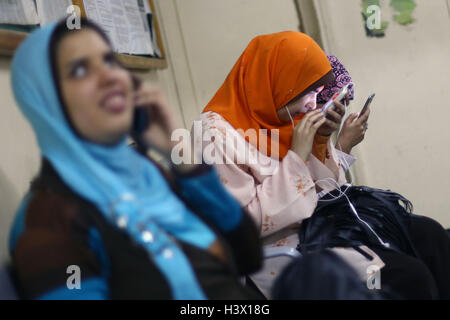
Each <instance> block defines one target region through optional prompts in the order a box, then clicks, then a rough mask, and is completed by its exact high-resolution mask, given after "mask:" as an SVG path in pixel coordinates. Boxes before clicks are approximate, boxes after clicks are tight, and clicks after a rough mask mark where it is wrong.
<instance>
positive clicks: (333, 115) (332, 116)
mask: <svg viewBox="0 0 450 320" xmlns="http://www.w3.org/2000/svg"><path fill="white" fill-rule="evenodd" d="M326 113H327V118H328V119H329V120H331V121H332V122H336V123H339V124H340V123H341V120H342V114H341V113H338V112H336V111H334V110H330V109H328V110H327V111H326Z"/></svg>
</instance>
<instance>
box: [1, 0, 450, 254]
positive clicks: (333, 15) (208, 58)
mask: <svg viewBox="0 0 450 320" xmlns="http://www.w3.org/2000/svg"><path fill="white" fill-rule="evenodd" d="M302 1H303V0H302ZM306 1H309V0H306ZM312 2H313V3H315V6H316V9H317V14H318V16H319V17H320V19H321V25H322V26H323V28H322V30H320V31H321V32H322V37H323V42H324V45H325V47H326V49H327V50H329V51H330V52H333V53H335V54H336V55H337V56H339V57H340V58H341V59H342V60H343V61H344V62H345V64H346V66H347V67H348V69H349V70H350V71H351V73H352V76H353V78H354V81H355V83H356V90H357V91H356V101H355V102H354V103H353V107H352V108H354V109H355V110H357V109H358V108H359V107H360V106H361V104H362V102H363V100H364V99H365V98H366V97H367V95H368V94H369V93H371V92H372V91H374V92H376V94H377V97H376V99H375V100H374V103H373V113H372V116H371V120H370V129H369V131H368V133H367V137H366V140H365V141H364V143H363V145H361V146H360V147H358V148H357V150H356V151H355V152H356V154H357V155H358V157H359V160H358V163H357V164H356V170H355V174H356V177H357V182H359V183H361V184H368V185H372V186H377V187H382V188H391V189H392V190H395V191H398V192H400V193H402V194H404V195H405V196H407V197H408V198H409V199H410V200H411V201H413V203H414V204H415V206H416V208H417V212H419V213H422V214H425V215H429V216H431V217H433V218H435V219H437V220H439V221H440V222H441V223H443V224H444V225H446V226H447V227H450V218H449V215H448V214H447V212H450V204H449V203H448V202H447V201H445V198H446V194H447V192H448V190H450V188H449V187H450V185H449V184H450V179H449V173H450V167H449V161H448V159H449V151H448V149H444V148H443V146H445V145H447V144H448V143H447V142H446V139H445V138H446V136H447V134H446V132H445V131H444V129H445V126H446V119H448V118H450V111H449V110H448V109H446V108H445V107H446V105H448V103H447V102H446V101H445V99H442V98H441V97H443V96H444V88H445V89H446V88H448V84H447V82H446V80H448V71H449V70H450V66H449V61H448V59H447V57H448V56H449V53H450V50H449V46H450V43H449V41H450V37H449V30H450V28H449V19H448V16H447V13H446V11H445V10H447V9H446V5H445V1H444V0H441V1H439V0H420V1H417V3H418V8H417V9H416V13H415V16H416V17H417V18H418V21H417V22H416V23H415V24H414V25H412V26H410V27H406V28H405V27H398V26H396V25H395V24H393V23H392V24H391V26H390V27H389V29H388V31H387V34H388V35H387V37H386V38H385V39H367V38H366V37H365V35H364V30H363V27H362V22H361V15H360V13H359V10H360V7H359V3H360V1H359V0H346V1H345V3H346V6H342V2H343V1H336V0H320V1H312ZM155 3H156V7H157V13H158V17H159V18H160V22H161V27H162V33H163V37H164V43H165V46H166V51H167V53H168V56H169V68H168V69H165V70H159V71H151V72H147V73H143V74H141V76H142V77H143V78H145V79H147V80H149V81H151V82H153V83H155V85H158V86H160V87H161V88H162V89H163V90H164V91H165V92H166V94H167V96H168V99H169V102H170V104H171V105H172V106H173V107H174V108H175V109H176V110H178V111H179V115H180V117H181V118H182V119H183V121H184V123H185V125H186V126H187V127H190V126H191V124H192V121H193V120H194V119H195V118H196V117H197V115H198V114H199V113H200V111H201V110H202V108H203V107H204V106H205V105H206V103H207V102H208V101H209V99H210V98H211V97H212V95H213V94H214V93H215V91H216V90H217V88H218V87H219V86H220V85H221V84H222V82H223V80H224V79H225V77H226V75H227V73H228V71H229V70H230V69H231V67H232V65H233V64H234V62H235V61H236V59H237V58H238V57H239V55H240V54H241V52H242V51H243V49H244V48H245V47H246V45H247V44H248V42H249V41H250V40H251V39H252V38H253V37H254V36H256V35H258V34H264V33H271V32H277V31H282V30H298V25H299V20H298V17H297V13H296V10H295V3H294V0H226V1H225V0H155ZM9 66H10V59H9V58H1V57H0V108H1V111H2V113H1V114H2V115H1V116H0V146H1V148H0V150H1V156H0V258H1V259H3V258H5V257H6V239H7V235H8V230H9V227H10V223H11V220H12V217H13V214H14V211H15V209H16V206H17V205H18V203H19V201H20V199H21V197H22V195H23V194H24V192H25V191H26V190H27V188H28V185H29V182H30V180H31V178H32V177H33V176H34V175H35V173H36V172H37V170H38V167H39V153H38V150H37V147H36V143H35V140H34V135H33V134H32V132H31V130H30V128H29V126H28V124H27V123H26V122H25V120H24V119H23V118H22V116H21V115H20V113H19V111H18V109H17V107H16V106H15V103H14V101H13V97H12V94H11V89H10V85H9V76H10V72H9Z"/></svg>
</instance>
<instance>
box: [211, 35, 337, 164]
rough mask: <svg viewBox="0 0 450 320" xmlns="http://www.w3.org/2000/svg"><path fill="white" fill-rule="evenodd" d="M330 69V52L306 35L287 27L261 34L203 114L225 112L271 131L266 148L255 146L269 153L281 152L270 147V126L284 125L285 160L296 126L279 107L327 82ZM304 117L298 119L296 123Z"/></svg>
mask: <svg viewBox="0 0 450 320" xmlns="http://www.w3.org/2000/svg"><path fill="white" fill-rule="evenodd" d="M331 70H332V69H331V66H330V63H329V61H328V58H327V56H326V54H325V53H324V52H323V51H322V49H321V48H320V47H319V45H318V44H317V43H316V42H315V41H314V40H313V39H311V38H310V37H309V36H307V35H306V34H303V33H300V32H295V31H285V32H279V33H274V34H268V35H262V36H258V37H256V38H254V39H253V40H252V41H251V42H250V44H249V45H248V46H247V48H246V49H245V51H244V52H243V53H242V55H241V57H240V58H239V59H238V61H237V62H236V64H235V65H234V67H233V69H232V70H231V72H230V73H229V74H228V77H227V78H226V80H225V82H224V83H223V85H222V87H221V88H220V89H219V90H218V91H217V92H216V94H215V96H214V97H213V98H212V100H211V101H210V102H209V103H208V105H207V106H206V108H205V109H204V110H203V112H206V111H214V112H216V113H218V114H220V115H222V116H223V117H224V118H225V119H226V120H227V121H228V122H229V123H230V124H231V125H232V126H233V127H234V128H235V129H242V130H244V131H246V130H247V129H255V130H256V132H259V129H267V132H268V136H267V138H268V139H267V149H266V150H261V149H260V148H259V143H256V144H255V143H254V144H255V147H257V148H258V149H259V151H261V152H263V153H265V154H267V155H269V156H274V155H276V152H275V151H276V150H274V152H272V150H271V140H270V137H271V136H270V130H271V129H279V145H278V148H279V158H280V159H282V158H283V157H284V156H285V155H286V153H287V152H288V150H289V148H290V146H291V139H292V125H291V123H290V122H289V123H282V122H281V121H280V120H279V119H278V116H277V113H276V112H277V110H278V109H280V108H282V107H284V106H285V105H286V104H287V103H288V102H289V101H291V100H292V99H293V98H295V97H297V96H299V95H300V94H305V93H307V92H308V91H311V90H314V89H315V88H317V87H319V86H321V85H324V84H326V83H327V82H328V81H329V80H330V79H329V78H328V76H327V77H325V76H326V75H327V74H328V73H330V72H331ZM325 78H327V80H324V79H325ZM331 79H332V78H331ZM307 90H308V91H307ZM302 117H303V115H301V116H299V117H297V118H296V119H294V123H295V124H297V123H298V121H300V120H301V118H302ZM246 138H247V137H246ZM247 140H248V139H247ZM258 140H259V138H258ZM272 153H273V154H272Z"/></svg>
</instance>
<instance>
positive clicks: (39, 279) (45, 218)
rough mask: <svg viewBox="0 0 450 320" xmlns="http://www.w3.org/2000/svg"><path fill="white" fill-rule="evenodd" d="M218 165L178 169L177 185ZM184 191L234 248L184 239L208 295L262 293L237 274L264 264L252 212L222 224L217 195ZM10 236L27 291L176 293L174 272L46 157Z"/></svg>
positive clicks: (89, 295)
mask: <svg viewBox="0 0 450 320" xmlns="http://www.w3.org/2000/svg"><path fill="white" fill-rule="evenodd" d="M211 173H214V174H215V172H213V169H212V167H210V166H207V165H202V166H199V168H198V169H197V170H195V172H192V173H191V174H190V175H189V176H180V175H179V174H178V175H175V178H174V179H173V181H171V185H172V187H173V188H172V189H173V191H174V192H175V193H177V194H178V195H179V196H180V195H181V194H183V192H182V191H183V190H182V188H183V187H182V186H180V185H179V184H177V180H179V179H180V178H182V179H184V180H186V179H188V180H189V179H198V178H199V177H203V178H204V177H205V175H211ZM208 179H209V178H208ZM211 179H215V180H216V181H217V182H213V184H215V183H217V186H219V185H218V184H220V182H219V180H218V179H217V177H216V176H215V175H214V177H213V176H211V178H210V182H211V181H212V180H211ZM197 185H198V184H197ZM199 188H201V184H200V185H199ZM209 188H211V185H209ZM219 189H220V188H219ZM219 189H218V190H219ZM222 189H223V188H222ZM217 192H218V193H219V194H220V192H222V191H217ZM188 194H189V195H192V197H196V194H201V190H200V189H199V190H190V192H188ZM180 198H181V199H182V201H183V202H184V203H185V204H186V205H187V206H188V207H189V208H190V209H191V211H192V212H194V213H196V214H197V215H198V216H199V217H200V218H201V219H202V220H203V221H205V223H207V224H208V225H209V226H210V227H211V228H212V229H213V230H214V231H215V233H216V235H217V238H218V239H219V241H220V243H221V244H222V246H223V248H224V251H225V255H226V256H227V262H226V263H224V262H222V261H221V260H220V259H219V258H217V257H216V256H214V255H212V254H210V253H209V252H207V251H204V250H201V249H199V248H197V247H194V246H193V245H190V244H188V243H185V242H182V241H177V243H178V244H179V246H180V247H181V248H182V250H183V251H184V253H185V254H186V256H187V258H188V259H189V261H190V263H191V265H192V267H193V270H194V272H195V274H196V276H197V279H198V281H199V284H200V286H201V287H202V289H203V291H204V292H205V294H206V296H207V297H208V298H209V299H249V298H257V297H258V296H256V295H255V294H254V293H253V292H252V291H250V290H248V288H245V287H243V286H242V285H241V283H240V282H239V278H238V276H239V275H243V274H247V273H251V272H254V271H256V270H257V269H258V268H259V267H260V266H261V261H262V252H261V244H260V240H259V233H258V230H257V228H256V226H255V224H254V223H253V221H252V219H251V217H250V216H249V215H248V214H247V213H246V212H243V215H242V219H241V220H240V223H239V225H238V226H237V227H235V228H234V229H233V230H231V231H228V232H221V231H219V230H220V227H218V226H216V225H214V224H213V223H212V222H211V221H210V220H208V219H207V218H206V217H205V214H204V213H205V210H207V209H208V208H214V204H215V203H209V204H208V203H204V202H205V201H203V203H202V204H201V206H202V208H199V205H198V202H199V201H198V199H191V198H186V197H182V196H180ZM227 198H228V199H229V195H227V197H225V196H223V197H220V196H219V197H216V199H214V201H215V202H216V201H217V202H220V201H222V202H223V201H224V200H223V199H227ZM194 204H196V205H194ZM222 205H224V204H222ZM241 210H242V209H241ZM202 212H203V213H202ZM11 239H12V241H11V244H10V245H11V254H12V257H13V267H14V271H15V274H16V277H17V280H18V284H19V290H20V292H21V295H22V296H23V297H24V298H32V299H36V298H37V299H39V298H50V299H52V298H55V299H65V298H70V299H72V298H80V299H171V298H172V294H171V292H170V286H169V285H168V282H167V280H166V279H165V277H164V275H163V274H162V273H161V272H160V271H159V270H158V268H157V267H156V264H155V263H154V262H153V261H152V258H151V256H150V255H149V254H148V253H147V251H146V250H145V249H144V248H143V247H142V246H141V245H139V244H137V243H136V242H135V241H134V240H133V239H132V238H131V237H130V236H129V235H128V233H126V232H125V231H123V230H121V229H120V228H118V227H116V226H115V225H114V224H112V223H111V222H109V221H108V220H107V219H106V218H105V216H104V215H103V214H102V213H101V212H100V211H99V210H98V209H97V208H96V207H95V206H94V205H93V204H92V203H90V202H89V201H87V200H86V199H84V198H82V197H80V196H79V195H78V194H76V193H75V192H73V191H72V190H71V188H70V187H69V186H68V185H66V184H65V183H64V182H63V181H62V179H61V178H60V177H59V175H58V173H57V172H56V171H55V170H54V169H53V167H52V166H51V164H50V163H49V162H48V161H46V160H44V161H43V165H42V169H41V172H40V174H39V176H38V178H36V179H35V181H34V182H33V184H32V188H31V192H30V194H29V198H28V202H27V205H26V206H24V210H22V212H19V213H18V216H17V217H16V222H15V224H14V227H13V231H12V237H11ZM71 265H76V266H78V267H79V268H80V270H81V279H82V281H81V285H82V289H83V290H79V292H77V290H72V291H70V290H67V285H66V283H67V281H68V278H69V276H70V275H71V274H70V273H68V269H67V268H68V267H69V266H71Z"/></svg>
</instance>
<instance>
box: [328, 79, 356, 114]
mask: <svg viewBox="0 0 450 320" xmlns="http://www.w3.org/2000/svg"><path fill="white" fill-rule="evenodd" d="M350 85H351V83H347V84H346V85H345V86H344V87H343V88H342V90H341V91H340V92H339V93H335V94H334V95H333V97H332V98H331V99H330V100H328V102H327V103H325V104H324V106H323V107H322V112H323V113H325V112H326V111H327V109H328V108H331V110H333V108H334V102H335V101H341V100H342V99H344V98H345V96H346V95H347V93H348V92H349V89H348V87H349V86H350Z"/></svg>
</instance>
